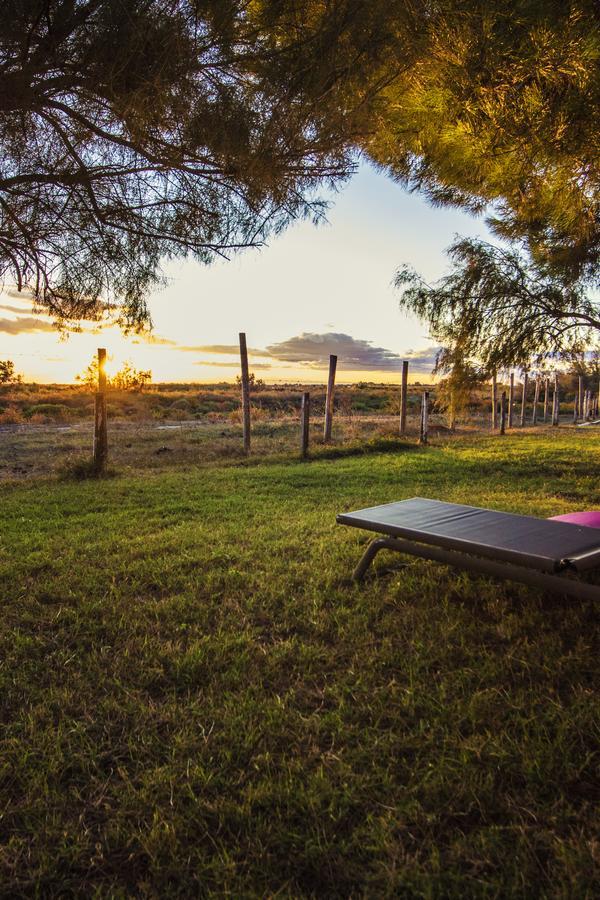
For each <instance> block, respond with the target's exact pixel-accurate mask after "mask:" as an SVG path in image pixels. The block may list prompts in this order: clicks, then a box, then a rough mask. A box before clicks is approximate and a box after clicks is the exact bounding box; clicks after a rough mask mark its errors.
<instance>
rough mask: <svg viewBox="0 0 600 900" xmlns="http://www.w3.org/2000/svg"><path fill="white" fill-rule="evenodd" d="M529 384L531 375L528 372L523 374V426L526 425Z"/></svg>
mask: <svg viewBox="0 0 600 900" xmlns="http://www.w3.org/2000/svg"><path fill="white" fill-rule="evenodd" d="M528 382H529V375H528V373H527V372H523V399H522V401H521V426H523V425H524V424H525V414H526V411H527V384H528Z"/></svg>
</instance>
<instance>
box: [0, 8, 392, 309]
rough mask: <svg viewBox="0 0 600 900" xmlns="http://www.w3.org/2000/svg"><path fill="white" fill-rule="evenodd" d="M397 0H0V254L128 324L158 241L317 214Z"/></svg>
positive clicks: (385, 69)
mask: <svg viewBox="0 0 600 900" xmlns="http://www.w3.org/2000/svg"><path fill="white" fill-rule="evenodd" d="M403 7H404V4H403V3H402V2H399V0H392V2H391V3H390V2H388V3H385V2H383V0H374V2H373V3H370V4H363V3H360V2H357V0H345V2H336V3H332V4H330V3H321V2H308V0H306V2H276V3H275V2H258V0H253V2H247V0H5V2H0V11H1V13H2V18H1V22H0V158H1V162H2V165H1V169H0V271H1V272H2V273H4V276H5V277H7V278H11V279H14V281H16V283H17V284H18V286H19V287H22V286H25V285H28V286H30V287H32V289H33V291H34V294H35V297H36V299H37V301H38V302H39V303H40V304H41V305H43V306H45V307H47V308H48V309H49V310H50V311H51V312H53V313H54V314H55V315H56V317H57V319H59V320H64V319H71V318H74V319H77V318H80V317H86V318H93V317H95V316H98V315H100V314H101V313H102V312H103V311H104V310H105V309H106V306H107V303H108V304H109V305H110V304H113V305H114V306H115V307H116V312H117V313H119V314H120V317H121V321H122V322H123V323H124V324H125V325H137V324H140V323H143V322H144V321H145V320H146V318H147V308H146V305H145V297H146V294H147V292H148V289H149V288H150V286H151V285H152V284H153V283H154V282H155V281H156V280H157V279H158V278H159V277H160V260H161V258H164V257H167V258H168V257H177V256H181V255H186V254H189V253H191V254H194V255H195V256H196V257H197V258H199V259H201V260H205V261H206V260H210V259H211V258H212V257H213V256H214V255H215V254H227V253H228V252H232V251H235V250H236V249H237V248H239V247H243V246H248V245H253V244H257V243H260V242H261V241H263V240H264V238H265V236H266V235H267V234H268V233H269V232H270V231H273V230H275V231H276V230H277V229H280V228H281V227H283V226H284V225H285V223H286V222H287V221H288V220H289V219H290V218H291V217H295V216H299V215H316V216H318V215H319V214H320V212H321V205H320V204H319V202H318V199H316V198H315V194H314V188H315V186H316V185H318V184H319V183H321V182H322V181H323V180H332V179H338V178H340V177H343V176H344V175H345V174H346V173H347V172H348V171H349V170H350V169H351V167H352V152H353V151H352V138H353V135H355V134H357V133H359V132H361V133H362V132H363V131H364V121H365V120H366V118H367V117H368V114H369V111H370V109H371V106H372V101H373V98H374V97H376V95H377V93H378V92H379V91H380V90H381V87H382V85H383V84H385V83H386V82H387V80H389V78H392V77H394V74H395V72H396V70H397V68H398V65H399V64H400V63H399V61H398V53H400V51H401V48H402V46H403V40H402V38H401V37H400V35H401V33H402V32H403V26H402V23H403V21H404V20H406V21H407V22H408V20H409V19H410V10H409V11H408V12H407V13H406V14H404V13H403ZM390 13H395V19H394V22H395V25H394V30H393V31H390V28H389V23H390V21H392V20H391V19H390ZM386 23H387V24H386ZM407 28H408V26H407ZM408 31H410V29H409V28H408ZM383 62H385V65H384V64H383Z"/></svg>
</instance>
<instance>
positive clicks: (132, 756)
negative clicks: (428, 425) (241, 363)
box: [0, 422, 600, 898]
mask: <svg viewBox="0 0 600 900" xmlns="http://www.w3.org/2000/svg"><path fill="white" fill-rule="evenodd" d="M40 427H42V426H40ZM46 427H47V428H50V426H46ZM230 427H231V428H232V429H235V428H237V426H236V425H235V423H233V424H232V425H231V426H230ZM260 427H264V428H266V427H272V428H283V429H285V428H286V427H289V428H290V434H289V436H288V438H286V441H284V442H283V443H282V445H281V446H280V447H278V448H276V451H274V450H273V447H272V445H271V444H269V447H270V448H271V449H270V450H269V452H268V453H267V452H266V451H267V449H268V448H267V447H266V445H265V448H264V453H263V454H262V455H261V454H260V453H258V452H256V454H255V455H253V456H251V457H250V458H249V459H247V460H246V459H244V458H243V457H241V455H240V454H239V449H238V440H237V439H238V436H239V435H238V434H237V432H235V431H234V433H233V436H231V437H221V436H220V435H219V437H220V438H221V440H222V441H227V440H230V441H231V445H232V447H234V450H232V452H231V454H230V456H229V457H227V456H225V457H224V458H221V459H220V460H219V459H218V458H217V455H216V453H215V454H214V456H213V457H210V456H209V455H205V456H202V457H201V458H200V459H199V461H192V462H190V454H191V453H192V450H190V446H193V445H190V444H189V440H187V437H189V438H190V440H191V436H193V434H194V432H193V430H191V431H190V434H189V435H188V433H187V432H184V434H186V442H185V446H186V448H187V449H185V450H183V449H181V447H180V448H179V449H177V447H174V448H172V449H171V452H166V451H165V452H163V453H160V454H158V455H157V454H156V453H155V450H157V449H158V447H157V446H156V444H155V443H153V444H152V452H150V451H149V452H148V454H147V458H148V459H149V460H150V461H151V462H150V464H149V465H148V466H146V465H144V466H142V464H141V463H140V461H139V459H140V458H139V455H138V459H137V461H135V462H134V463H132V464H131V465H129V464H126V463H124V462H123V461H121V460H119V459H118V458H116V460H115V459H112V460H111V464H110V465H111V467H112V468H110V471H109V474H108V475H107V476H106V477H103V478H96V479H94V478H82V477H81V475H82V472H81V471H79V470H78V469H77V467H76V466H71V467H70V468H69V466H67V467H66V468H62V469H55V468H54V467H53V466H49V467H47V469H46V470H45V473H44V472H42V473H41V474H40V473H39V472H36V473H33V474H31V473H30V475H29V477H26V478H24V477H22V476H21V475H19V474H18V473H16V474H13V475H10V477H7V478H6V479H5V480H4V482H3V483H2V485H0V581H1V583H2V601H3V616H2V624H1V626H0V629H1V641H0V643H1V646H0V660H1V662H0V698H1V700H0V702H1V706H2V723H3V729H2V735H1V737H0V746H1V750H0V758H1V759H2V769H1V771H0V779H1V796H2V812H1V817H0V840H1V848H0V895H1V896H4V897H9V896H10V897H29V896H58V895H60V896H97V897H100V896H106V897H125V896H132V895H135V896H148V897H164V896H181V897H189V896H206V895H215V896H233V897H265V896H281V897H287V896H307V897H310V896H315V897H316V896H321V897H322V896H328V897H338V896H339V897H347V896H390V897H391V896H394V897H397V896H402V897H423V898H432V897H444V898H446V897H457V898H458V897H507V896H510V897H524V898H525V897H531V896H532V885H533V886H535V890H534V894H535V896H545V897H560V898H572V897H590V898H591V897H593V896H597V895H598V892H599V891H600V880H599V877H598V876H599V866H600V845H599V843H598V833H599V831H600V817H599V815H598V809H599V806H600V805H599V800H600V792H599V789H598V784H599V780H598V762H599V754H598V746H599V740H598V739H599V738H600V733H599V724H598V723H599V722H600V708H599V702H598V695H597V692H596V690H595V689H596V688H597V659H598V649H599V647H598V622H597V613H598V611H597V609H596V610H594V609H592V608H591V607H590V605H589V604H587V603H579V602H577V601H573V600H570V601H566V600H564V599H562V598H560V597H556V596H542V594H541V593H540V592H539V591H535V590H533V589H528V588H525V587H521V586H516V585H512V584H509V583H502V584H499V583H497V582H494V581H492V580H488V579H485V578H479V577H474V576H468V575H467V574H466V573H458V572H455V571H453V570H451V569H449V568H446V567H443V566H439V565H435V564H430V563H426V562H423V561H414V560H413V561H411V562H410V563H409V565H408V566H406V567H404V568H401V567H400V566H399V560H398V558H397V557H395V558H390V557H389V556H386V555H385V554H381V555H380V557H378V559H377V562H376V565H375V567H374V571H373V573H372V574H371V575H370V576H369V577H368V578H367V580H366V581H365V582H364V584H363V585H361V586H357V585H355V584H353V583H352V582H351V581H350V577H349V576H350V573H351V571H352V568H353V566H354V564H355V562H356V561H357V559H358V557H359V555H360V553H361V551H362V549H363V545H364V536H363V535H362V534H361V533H360V532H357V531H354V530H352V529H344V528H341V527H339V526H336V525H335V515H336V513H338V512H340V511H342V510H349V509H355V508H360V507H363V506H368V505H374V504H378V503H382V502H386V501H390V500H396V499H402V498H405V497H410V496H414V495H421V496H429V497H436V498H439V499H446V500H450V501H456V502H466V503H471V504H475V505H482V506H489V507H492V508H499V509H505V510H511V511H514V512H521V513H531V514H534V515H539V516H549V515H555V514H558V513H561V512H566V511H571V510H574V509H590V508H594V507H596V508H598V507H600V485H599V483H598V477H597V473H598V465H597V459H598V437H597V435H596V431H595V429H592V428H588V429H579V430H578V429H575V428H572V427H569V428H567V427H561V428H559V429H551V428H549V427H548V428H546V429H542V428H539V429H538V430H536V431H534V430H526V431H523V432H520V431H518V430H515V431H514V432H513V433H511V434H510V435H508V436H506V438H499V437H498V436H485V435H482V434H480V433H463V434H460V433H459V434H458V435H456V436H450V437H449V436H447V435H445V434H444V433H440V434H439V435H437V436H435V437H434V438H433V439H432V443H431V445H430V446H429V447H427V448H421V447H419V446H418V445H417V444H416V440H415V438H414V436H409V437H408V438H407V439H406V440H404V441H402V440H400V439H399V438H397V437H393V436H392V435H391V434H388V435H387V436H386V434H379V433H376V432H375V433H374V432H373V429H371V435H370V437H367V436H366V435H365V434H362V435H360V434H359V435H356V436H355V437H354V438H353V440H347V441H341V440H339V439H338V442H337V444H335V445H334V447H332V448H324V447H318V446H315V449H314V458H312V459H310V460H308V461H306V462H302V461H300V460H299V459H298V458H297V452H296V450H295V449H294V443H293V442H295V441H296V438H297V422H294V424H293V428H292V425H291V424H289V426H286V425H285V423H284V424H279V425H273V426H267V424H264V425H260ZM260 427H259V426H257V428H258V431H259V434H258V436H257V451H258V448H259V447H260V441H261V440H262V438H261V437H260ZM221 430H223V429H221ZM225 430H226V429H225ZM48 433H49V432H45V433H44V432H41V431H40V432H39V433H38V438H36V440H38V441H39V447H38V451H39V453H41V450H42V448H43V446H44V441H45V443H46V446H48V443H49V441H48ZM165 433H166V434H170V432H162V434H165ZM201 433H202V432H201V431H200V432H199V434H201ZM15 434H16V433H15V432H8V431H5V432H3V433H2V434H1V435H0V445H3V446H5V447H6V445H7V442H9V441H14V440H15V439H16V438H19V434H16V437H15ZM21 434H22V433H21ZM64 434H66V435H67V436H68V440H69V441H71V440H72V439H73V437H72V434H73V433H72V432H65V433H64ZM75 434H77V432H75ZM158 434H161V432H158ZM69 435H70V436H69ZM338 438H339V434H338ZM20 439H23V440H24V438H20ZM111 439H114V436H112V437H111ZM179 439H180V438H178V439H177V440H179ZM27 440H30V436H29V437H27ZM152 440H153V441H154V440H155V439H154V438H153V439H152ZM160 440H161V441H162V443H164V445H165V446H168V445H170V444H171V442H172V441H173V440H174V438H173V437H172V436H170V437H169V438H168V439H167V438H160ZM13 450H14V445H13ZM80 450H81V448H75V451H74V452H76V453H79V451H80ZM178 454H179V455H178ZM320 454H321V455H320ZM327 454H329V457H330V458H326V456H327ZM13 456H14V452H13ZM4 462H5V464H6V457H5V459H4ZM83 474H85V473H83ZM2 885H4V886H5V887H4V888H2Z"/></svg>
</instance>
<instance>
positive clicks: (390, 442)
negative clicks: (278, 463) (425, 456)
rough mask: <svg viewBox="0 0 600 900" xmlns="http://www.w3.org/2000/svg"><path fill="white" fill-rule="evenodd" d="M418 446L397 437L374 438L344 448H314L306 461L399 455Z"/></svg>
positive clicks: (325, 446) (326, 446) (324, 446)
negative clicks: (378, 454) (374, 455)
mask: <svg viewBox="0 0 600 900" xmlns="http://www.w3.org/2000/svg"><path fill="white" fill-rule="evenodd" d="M417 449H418V444H415V443H409V442H408V441H406V440H403V439H402V438H397V437H376V438H372V439H371V440H370V441H364V442H362V443H360V444H358V443H357V444H348V445H346V446H343V447H341V446H328V445H323V446H321V447H316V448H315V449H314V450H312V451H311V453H310V455H309V457H308V460H311V459H312V460H321V459H345V458H346V457H348V456H367V455H368V454H370V453H399V452H404V451H407V450H417Z"/></svg>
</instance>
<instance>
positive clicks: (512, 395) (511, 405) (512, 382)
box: [508, 372, 515, 428]
mask: <svg viewBox="0 0 600 900" xmlns="http://www.w3.org/2000/svg"><path fill="white" fill-rule="evenodd" d="M514 408H515V373H514V372H511V373H510V386H509V389H508V427H509V428H512V427H513V412H514Z"/></svg>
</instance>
